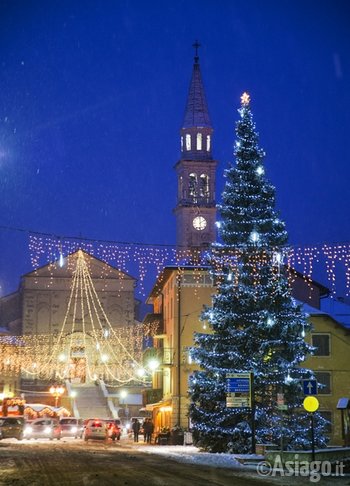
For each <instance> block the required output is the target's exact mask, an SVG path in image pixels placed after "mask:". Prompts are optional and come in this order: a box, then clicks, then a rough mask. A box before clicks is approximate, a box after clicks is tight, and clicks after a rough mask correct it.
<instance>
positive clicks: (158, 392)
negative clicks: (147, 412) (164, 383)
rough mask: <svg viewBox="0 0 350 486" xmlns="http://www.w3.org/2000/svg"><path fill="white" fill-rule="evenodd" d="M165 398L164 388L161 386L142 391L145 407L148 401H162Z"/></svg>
mask: <svg viewBox="0 0 350 486" xmlns="http://www.w3.org/2000/svg"><path fill="white" fill-rule="evenodd" d="M162 398H163V390H162V389H161V388H151V389H148V390H143V391H142V403H143V406H144V407H145V406H146V405H147V404H148V403H157V402H160V401H161V400H162Z"/></svg>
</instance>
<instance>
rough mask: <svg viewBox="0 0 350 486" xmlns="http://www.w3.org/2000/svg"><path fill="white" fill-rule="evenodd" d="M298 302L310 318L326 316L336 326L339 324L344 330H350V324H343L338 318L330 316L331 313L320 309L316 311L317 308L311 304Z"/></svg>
mask: <svg viewBox="0 0 350 486" xmlns="http://www.w3.org/2000/svg"><path fill="white" fill-rule="evenodd" d="M297 302H298V304H300V305H301V306H302V307H303V310H304V312H306V313H307V314H309V315H310V316H324V317H328V318H329V319H331V320H332V321H333V322H334V323H335V324H337V325H338V326H340V327H342V328H343V329H346V330H350V324H349V325H347V324H345V323H343V322H341V321H340V320H339V319H337V317H335V316H334V315H332V314H330V313H329V312H324V311H322V310H320V309H316V308H315V307H312V306H311V305H309V304H304V302H301V301H299V300H297Z"/></svg>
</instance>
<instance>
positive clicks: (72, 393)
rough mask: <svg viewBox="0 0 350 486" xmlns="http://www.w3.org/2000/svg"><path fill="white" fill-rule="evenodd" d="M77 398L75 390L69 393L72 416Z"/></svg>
mask: <svg viewBox="0 0 350 486" xmlns="http://www.w3.org/2000/svg"><path fill="white" fill-rule="evenodd" d="M76 396H77V392H76V391H75V390H72V391H71V392H70V398H71V399H72V408H73V415H75V398H76Z"/></svg>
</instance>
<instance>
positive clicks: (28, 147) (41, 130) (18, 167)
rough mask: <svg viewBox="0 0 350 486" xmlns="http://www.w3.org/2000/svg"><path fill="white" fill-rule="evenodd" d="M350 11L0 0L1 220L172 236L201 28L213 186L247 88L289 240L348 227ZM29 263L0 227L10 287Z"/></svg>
mask: <svg viewBox="0 0 350 486" xmlns="http://www.w3.org/2000/svg"><path fill="white" fill-rule="evenodd" d="M349 20H350V16H349V6H348V2H347V1H345V0H344V1H343V2H340V1H336V0H331V1H327V0H324V1H322V2H320V1H319V0H315V1H314V0H312V1H311V0H309V1H308V0H303V1H301V0H300V1H296V0H294V1H269V0H264V1H261V0H247V1H245V2H242V1H234V0H230V1H228V0H227V1H225V0H221V1H217V0H201V1H195V0H186V1H185V0H184V1H183V0H177V1H160V0H157V1H153V2H152V1H149V2H144V1H117V0H115V1H113V2H108V1H104V2H98V1H96V2H91V1H86V0H85V1H70V2H64V1H63V2H54V1H52V2H51V1H50V2H47V1H22V2H18V1H15V0H14V1H11V0H9V1H0V66H1V76H0V188H1V192H0V226H2V227H3V226H11V227H13V226H14V227H20V228H28V229H31V230H36V231H42V232H48V233H50V232H53V233H55V234H59V235H83V236H85V237H91V238H99V239H107V240H117V241H118V240H119V241H140V242H147V243H165V244H173V243H175V218H174V216H173V214H172V209H173V207H174V206H175V197H176V176H175V171H174V170H173V166H174V164H175V163H176V161H177V160H178V157H179V129H180V127H181V124H182V119H183V114H184V108H185V102H186V97H187V92H188V87H189V81H190V77H191V71H192V62H193V49H192V44H193V42H194V40H195V39H196V38H198V39H199V41H200V43H201V44H202V47H201V49H200V64H201V70H202V76H203V80H204V85H205V89H206V95H207V100H208V105H209V110H210V115H211V119H212V123H213V126H214V129H215V132H214V137H215V138H214V145H213V147H214V150H213V152H214V155H215V158H217V159H218V160H219V162H220V165H219V169H218V176H217V179H218V196H219V195H220V192H221V190H222V187H223V181H224V179H223V171H224V169H225V168H226V167H227V164H228V162H229V161H232V160H233V156H232V147H233V142H234V123H235V121H236V120H237V117H238V114H237V111H236V109H237V108H238V107H239V101H240V100H239V99H240V95H241V93H242V92H243V91H244V90H248V91H249V92H250V94H251V97H252V109H253V112H254V116H255V121H256V123H257V128H258V131H259V133H260V143H261V146H262V147H263V148H264V149H265V151H266V153H267V156H266V159H265V164H266V172H267V176H268V177H269V178H270V180H271V181H272V182H273V184H275V186H276V188H277V206H278V208H279V210H280V213H281V216H282V218H283V219H284V220H285V221H286V223H287V229H288V230H289V234H290V242H291V243H293V244H294V243H298V244H310V243H322V242H338V241H349V239H350V238H349V234H350V218H349V207H350V191H349V180H350V157H349V150H348V146H349V143H348V139H349V134H350V116H349V112H350V83H349V80H350V25H349V23H350V22H349ZM218 199H219V197H218ZM30 270H31V265H30V259H29V251H28V237H27V234H26V233H17V232H13V231H9V230H4V229H1V230H0V285H1V289H0V292H1V294H2V295H4V294H6V293H9V292H10V291H12V290H14V289H15V288H16V287H17V285H18V281H19V276H20V275H21V274H23V273H26V272H28V271H30Z"/></svg>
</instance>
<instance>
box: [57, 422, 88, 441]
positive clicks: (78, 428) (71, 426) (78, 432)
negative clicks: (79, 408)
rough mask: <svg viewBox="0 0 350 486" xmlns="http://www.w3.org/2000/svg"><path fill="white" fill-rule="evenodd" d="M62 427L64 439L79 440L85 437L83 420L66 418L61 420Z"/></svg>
mask: <svg viewBox="0 0 350 486" xmlns="http://www.w3.org/2000/svg"><path fill="white" fill-rule="evenodd" d="M60 426H61V436H62V437H75V438H76V439H77V438H78V437H80V438H81V437H82V436H83V431H84V426H83V419H78V418H76V417H64V418H61V419H60Z"/></svg>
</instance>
